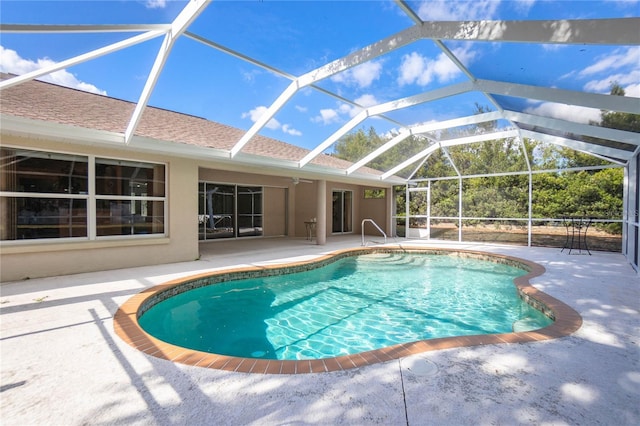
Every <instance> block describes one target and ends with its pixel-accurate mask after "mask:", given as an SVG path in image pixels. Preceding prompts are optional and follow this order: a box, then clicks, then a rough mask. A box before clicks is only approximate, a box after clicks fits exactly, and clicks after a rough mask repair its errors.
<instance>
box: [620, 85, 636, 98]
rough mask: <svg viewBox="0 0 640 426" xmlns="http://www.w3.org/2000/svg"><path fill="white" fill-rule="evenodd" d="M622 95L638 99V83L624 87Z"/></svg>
mask: <svg viewBox="0 0 640 426" xmlns="http://www.w3.org/2000/svg"><path fill="white" fill-rule="evenodd" d="M624 95H625V96H632V97H634V98H640V83H636V84H630V85H628V86H625V87H624Z"/></svg>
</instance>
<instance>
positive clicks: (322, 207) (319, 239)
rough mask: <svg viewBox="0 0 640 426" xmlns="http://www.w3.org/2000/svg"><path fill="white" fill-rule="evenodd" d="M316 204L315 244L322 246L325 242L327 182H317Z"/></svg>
mask: <svg viewBox="0 0 640 426" xmlns="http://www.w3.org/2000/svg"><path fill="white" fill-rule="evenodd" d="M317 197H318V199H317V202H316V206H317V207H316V217H317V222H316V244H318V245H319V246H323V245H325V244H326V242H327V181H326V180H319V181H318V192H317Z"/></svg>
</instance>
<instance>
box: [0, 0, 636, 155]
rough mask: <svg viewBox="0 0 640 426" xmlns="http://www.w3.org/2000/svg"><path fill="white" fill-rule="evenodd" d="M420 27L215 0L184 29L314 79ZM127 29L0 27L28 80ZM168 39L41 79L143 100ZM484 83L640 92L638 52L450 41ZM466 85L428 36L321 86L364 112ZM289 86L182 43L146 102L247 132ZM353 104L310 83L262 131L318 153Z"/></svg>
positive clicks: (432, 117)
mask: <svg viewBox="0 0 640 426" xmlns="http://www.w3.org/2000/svg"><path fill="white" fill-rule="evenodd" d="M407 3H408V4H409V5H411V6H412V7H413V9H414V10H415V11H416V12H417V13H418V14H419V15H420V17H421V18H422V19H424V20H484V19H490V20H496V19H503V20H523V19H589V18H619V17H638V16H640V3H639V2H638V1H631V0H629V1H569V0H564V1H551V0H527V1H514V0H509V1H506V0H503V1H499V0H476V1H443V2H439V1H431V2H428V3H426V2H418V1H408V2H407ZM185 4H186V2H183V1H161V0H154V1H115V0H114V1H79V2H75V1H53V2H46V1H29V0H19V1H14V0H3V1H2V3H1V5H0V8H1V10H0V20H1V21H2V23H11V24H137V23H168V22H171V20H172V19H173V18H174V17H175V16H176V15H178V14H179V13H180V11H181V10H182V8H183V7H184V5H185ZM412 24H413V22H412V21H411V20H410V19H409V18H408V17H407V16H406V14H404V12H403V11H402V10H401V9H400V8H399V7H398V6H397V5H396V4H395V3H393V2H391V1H386V0H381V1H351V2H346V1H331V2H330V1H305V2H303V1H270V0H262V1H259V0H251V1H233V2H232V1H214V2H213V3H212V4H211V5H209V6H208V7H207V9H206V10H205V11H204V12H203V13H202V14H201V15H200V16H199V17H198V19H197V20H196V21H195V22H194V23H193V24H192V25H191V26H190V27H189V31H191V32H192V33H195V34H198V35H200V36H202V37H205V38H207V39H209V40H211V41H213V42H215V43H218V44H220V45H223V46H225V47H227V48H229V49H232V50H234V51H237V52H239V53H241V54H243V55H246V56H248V57H251V58H253V59H255V60H257V61H260V62H263V63H266V64H268V65H270V66H272V67H274V68H276V69H278V70H280V71H283V72H285V73H288V74H292V75H294V76H299V75H301V74H304V73H307V72H309V71H312V70H314V69H315V68H318V67H320V66H322V65H323V64H324V63H327V62H329V61H331V60H334V59H338V58H341V57H343V56H345V55H347V54H349V53H351V52H354V51H357V50H358V49H361V48H363V47H365V46H367V45H369V44H371V43H373V42H375V41H377V40H380V39H382V38H385V37H388V36H390V35H392V34H394V33H397V32H399V31H402V30H404V29H406V28H408V27H410V26H411V25H412ZM132 35H133V34H131V33H107V34H86V33H81V34H11V33H3V34H0V70H1V71H3V72H11V73H16V74H22V73H25V72H28V71H31V70H33V69H36V68H38V67H40V66H42V65H46V64H49V63H52V62H59V61H62V60H65V59H68V58H71V57H74V56H76V55H79V54H82V53H85V52H87V51H89V50H92V49H96V48H99V47H102V46H105V45H108V44H110V43H114V42H116V41H119V40H123V39H125V38H127V37H130V36H132ZM160 42H161V40H160V38H157V39H154V40H151V41H148V42H145V43H143V44H140V45H137V46H134V47H130V48H128V49H125V50H122V51H118V52H115V53H112V54H110V55H107V56H103V57H100V58H98V59H95V60H92V61H89V62H86V63H82V64H79V65H76V66H73V67H71V68H68V69H66V70H62V71H59V72H57V73H55V74H52V75H50V76H47V77H44V78H43V80H47V81H54V82H56V83H58V84H63V85H67V86H70V87H75V88H78V89H81V90H87V91H93V92H96V93H101V94H106V95H109V96H113V97H116V98H120V99H125V100H129V101H134V102H135V101H137V100H138V98H139V96H140V94H141V92H142V88H143V86H144V83H145V79H146V76H147V73H148V72H149V70H150V68H151V65H152V64H153V61H154V59H155V56H156V54H157V51H158V48H159V46H160ZM444 44H445V45H446V46H447V47H448V48H449V49H450V50H451V51H453V52H454V53H456V54H457V56H458V57H459V58H460V59H461V60H462V62H463V63H464V65H465V66H466V67H467V68H468V69H469V70H470V72H471V73H472V74H473V75H474V76H476V77H478V78H482V79H494V80H504V81H508V82H513V83H521V84H531V85H541V86H550V87H559V88H563V89H571V90H581V91H587V92H595V93H608V92H609V88H610V84H611V82H612V81H617V82H618V83H620V84H621V85H622V86H623V87H624V88H625V90H626V92H627V96H636V97H640V47H638V46H576V45H573V46H561V47H560V46H550V45H546V46H545V45H539V44H522V43H518V44H515V43H501V44H497V43H461V42H445V43H444ZM465 80H467V77H466V76H465V75H464V74H463V73H462V72H460V70H459V69H458V68H457V67H456V66H455V65H454V64H453V63H452V62H451V61H450V60H449V59H448V58H447V57H446V56H445V55H444V54H443V53H442V51H441V50H440V49H439V48H438V47H437V46H436V45H435V44H434V43H433V42H432V41H430V40H421V41H419V42H416V43H412V44H410V45H408V46H405V47H403V48H401V49H398V50H396V51H393V52H390V53H389V54H387V55H384V56H382V57H379V58H376V59H374V60H372V61H370V62H367V63H365V64H363V65H361V66H358V67H356V68H352V69H350V70H347V71H345V72H342V73H340V74H337V75H335V76H333V77H331V78H327V79H325V80H322V81H321V82H319V83H318V86H319V87H321V88H323V89H325V90H328V91H330V92H333V93H335V94H338V95H340V96H343V97H344V98H347V99H349V100H352V101H354V102H356V103H358V104H360V105H362V106H365V107H366V106H370V105H374V104H377V103H381V102H387V101H391V100H394V99H398V98H402V97H406V96H411V95H415V94H419V93H422V92H426V91H430V90H434V89H437V88H439V87H443V86H448V85H451V84H455V83H458V82H462V81H465ZM289 83H290V80H289V79H287V78H284V77H282V76H279V75H276V74H273V73H272V72H270V71H268V70H265V69H263V68H261V67H257V66H255V65H253V64H251V63H248V62H246V61H242V60H240V59H237V58H235V57H232V56H230V55H227V54H224V53H222V52H220V51H217V50H215V49H212V48H210V47H207V46H205V45H203V44H201V43H198V42H196V41H194V40H192V39H188V38H184V37H183V38H181V39H179V40H178V41H177V42H176V44H175V46H174V49H173V51H172V52H171V55H170V57H169V59H168V60H167V62H166V65H165V68H164V69H163V72H162V74H161V76H160V78H159V80H158V83H157V86H156V88H155V90H154V92H153V94H152V96H151V99H150V102H149V104H150V105H153V106H157V107H161V108H166V109H171V110H174V111H178V112H182V113H186V114H192V115H196V116H201V117H205V118H207V119H210V120H214V121H219V122H222V123H225V124H229V125H232V126H234V127H238V128H241V129H248V128H250V127H251V125H252V124H253V122H254V121H255V120H256V119H257V118H258V117H259V116H260V114H261V113H262V112H263V111H264V110H265V109H266V108H267V107H268V106H269V105H271V104H272V103H273V101H274V100H275V99H276V98H277V97H278V95H279V94H280V93H281V92H282V91H283V90H284V89H285V88H286V87H287V86H288V85H289ZM499 101H500V102H503V103H504V105H508V107H509V108H512V109H515V110H521V111H527V112H532V113H536V114H540V115H544V116H551V117H556V118H565V119H567V118H569V119H572V120H574V121H575V120H582V121H585V122H588V120H590V119H597V118H598V116H599V111H597V110H577V109H576V108H575V107H569V106H566V105H558V104H549V103H526V102H523V101H522V100H516V99H509V98H508V97H500V98H499ZM475 103H479V104H480V105H486V106H490V103H489V101H488V100H487V99H486V98H485V97H484V96H482V95H481V94H478V93H469V94H465V95H460V96H455V97H451V98H447V99H444V100H441V101H437V102H432V103H429V104H424V105H418V106H415V107H411V108H406V109H402V110H398V111H394V112H392V113H389V114H386V115H385V116H386V117H388V118H389V119H390V120H386V119H381V118H369V119H367V120H366V121H365V122H364V123H362V125H361V126H359V127H364V128H368V127H370V126H373V127H375V128H376V130H377V131H378V132H379V133H381V134H385V133H387V132H391V131H394V130H397V129H398V128H399V124H404V125H412V124H417V123H422V122H430V121H436V120H446V119H452V118H457V117H462V116H466V115H469V114H472V113H473V108H474V107H473V106H474V104H475ZM358 111H359V109H358V108H357V107H354V106H353V105H350V104H348V103H344V102H341V101H339V100H338V99H336V98H334V97H332V96H328V95H326V94H325V93H322V92H321V91H318V90H314V89H312V88H305V89H302V90H300V91H299V92H298V93H296V95H295V96H294V97H293V98H292V99H291V100H290V101H289V102H288V103H287V104H286V105H285V106H284V107H283V108H282V109H281V110H280V111H279V113H278V114H277V115H276V116H275V117H274V119H273V120H272V121H271V122H269V124H268V125H267V126H266V127H265V128H264V129H263V130H262V131H261V132H260V133H261V134H263V135H265V136H269V137H273V138H276V139H280V140H283V141H286V142H289V143H292V144H295V145H299V146H303V147H306V148H313V147H315V146H316V145H317V144H319V143H320V142H322V141H323V140H324V139H325V138H327V137H328V136H329V135H331V134H332V133H333V132H335V131H336V130H337V129H339V128H340V127H341V126H342V125H343V124H344V123H346V122H347V121H348V120H349V119H350V118H351V117H353V116H354V115H355V114H357V112H358Z"/></svg>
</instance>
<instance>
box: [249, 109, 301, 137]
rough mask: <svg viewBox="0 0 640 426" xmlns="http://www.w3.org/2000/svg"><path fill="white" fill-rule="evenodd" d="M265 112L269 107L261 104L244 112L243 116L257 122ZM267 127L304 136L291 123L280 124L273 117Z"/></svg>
mask: <svg viewBox="0 0 640 426" xmlns="http://www.w3.org/2000/svg"><path fill="white" fill-rule="evenodd" d="M265 112H267V107H266V106H263V105H260V106H257V107H255V108H254V109H252V110H250V111H249V112H244V113H242V118H249V119H250V120H251V121H253V122H254V123H255V122H256V121H258V120H259V119H260V117H262V115H263V114H264V113H265ZM265 127H266V128H267V129H271V130H281V131H282V132H284V133H287V134H289V135H293V136H302V132H300V131H299V130H296V129H294V128H293V127H291V125H289V124H280V122H279V121H278V120H276V119H275V118H272V119H271V120H269V121H268V122H267V124H266V125H265Z"/></svg>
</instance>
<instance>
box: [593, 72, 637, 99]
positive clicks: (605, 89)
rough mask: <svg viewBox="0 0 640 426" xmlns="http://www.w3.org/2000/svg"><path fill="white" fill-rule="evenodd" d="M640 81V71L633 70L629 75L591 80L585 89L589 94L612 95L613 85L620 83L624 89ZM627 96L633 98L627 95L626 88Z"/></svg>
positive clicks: (614, 75) (616, 75)
mask: <svg viewBox="0 0 640 426" xmlns="http://www.w3.org/2000/svg"><path fill="white" fill-rule="evenodd" d="M639 81H640V69H637V70H633V71H631V72H630V73H628V74H623V73H620V74H612V75H609V76H607V77H605V78H603V79H600V80H591V81H589V82H588V83H587V84H585V85H584V89H585V90H587V91H589V92H597V93H610V92H611V85H612V84H613V83H618V84H619V85H620V86H622V88H625V87H626V86H633V85H637V84H638V82H639ZM625 94H626V95H627V96H631V95H629V94H628V93H627V90H626V88H625Z"/></svg>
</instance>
